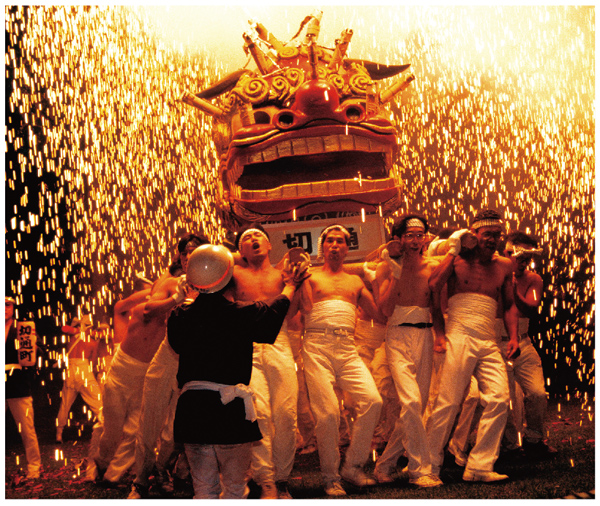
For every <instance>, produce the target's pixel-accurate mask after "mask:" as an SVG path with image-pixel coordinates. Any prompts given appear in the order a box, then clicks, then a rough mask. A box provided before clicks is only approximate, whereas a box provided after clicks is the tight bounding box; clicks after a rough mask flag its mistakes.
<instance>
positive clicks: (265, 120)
mask: <svg viewBox="0 0 600 506" xmlns="http://www.w3.org/2000/svg"><path fill="white" fill-rule="evenodd" d="M254 121H256V123H257V124H259V125H268V124H269V123H271V117H270V116H269V115H268V114H267V113H266V112H264V111H256V112H255V113H254Z"/></svg>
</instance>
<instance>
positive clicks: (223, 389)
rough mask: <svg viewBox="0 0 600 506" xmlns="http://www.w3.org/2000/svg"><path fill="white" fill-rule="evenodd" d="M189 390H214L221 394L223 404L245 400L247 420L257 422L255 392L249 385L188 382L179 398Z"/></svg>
mask: <svg viewBox="0 0 600 506" xmlns="http://www.w3.org/2000/svg"><path fill="white" fill-rule="evenodd" d="M188 390H212V391H213V392H219V393H220V394H221V402H222V403H223V404H229V403H230V402H231V401H232V400H233V399H235V398H236V397H241V398H242V399H243V400H244V407H245V409H246V420H250V421H251V422H254V421H255V420H256V410H255V409H254V402H253V396H254V391H253V390H252V388H250V387H249V386H248V385H244V384H243V383H238V384H237V385H224V384H223V383H213V382H212V381H188V382H187V383H186V384H185V385H183V388H182V389H181V392H180V394H179V396H180V397H181V396H182V395H183V394H184V392H187V391H188Z"/></svg>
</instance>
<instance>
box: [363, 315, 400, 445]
mask: <svg viewBox="0 0 600 506" xmlns="http://www.w3.org/2000/svg"><path fill="white" fill-rule="evenodd" d="M386 328H387V326H386V325H382V324H381V323H377V322H374V321H372V320H363V319H361V318H359V319H357V320H356V330H355V332H354V342H355V343H356V350H357V351H358V356H359V357H360V358H361V359H362V361H363V362H364V363H365V365H366V366H367V369H369V372H370V373H371V375H372V376H373V380H375V386H376V387H377V391H378V392H379V394H380V395H381V398H382V400H383V405H382V407H381V415H380V416H379V422H378V423H377V427H375V436H374V442H376V443H377V444H381V443H383V442H386V441H387V440H388V439H389V436H390V434H391V433H392V431H393V429H394V421H395V420H396V418H397V416H396V415H397V414H398V413H399V412H400V406H399V404H398V396H397V395H396V389H395V387H394V380H393V379H392V374H391V373H390V369H389V367H388V362H387V357H386V353H385V347H384V341H385V332H386Z"/></svg>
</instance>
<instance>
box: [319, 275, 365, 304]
mask: <svg viewBox="0 0 600 506" xmlns="http://www.w3.org/2000/svg"><path fill="white" fill-rule="evenodd" d="M354 277H355V276H350V275H348V274H345V273H340V274H336V275H325V274H323V273H314V274H313V276H312V277H311V278H309V279H310V280H311V287H312V292H313V302H319V301H321V300H328V299H340V300H346V301H348V302H351V303H352V304H355V305H356V303H357V301H358V295H359V292H360V289H361V286H360V285H359V284H358V283H357V281H356V280H355V279H354ZM357 279H359V278H357Z"/></svg>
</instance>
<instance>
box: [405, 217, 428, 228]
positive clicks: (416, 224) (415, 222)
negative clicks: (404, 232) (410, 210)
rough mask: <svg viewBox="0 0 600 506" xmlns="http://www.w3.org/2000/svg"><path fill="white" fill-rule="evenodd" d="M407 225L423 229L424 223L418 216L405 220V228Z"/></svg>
mask: <svg viewBox="0 0 600 506" xmlns="http://www.w3.org/2000/svg"><path fill="white" fill-rule="evenodd" d="M408 227H419V228H422V229H423V230H425V223H423V221H422V220H420V219H419V218H411V219H410V220H408V221H407V222H406V228H408Z"/></svg>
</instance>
